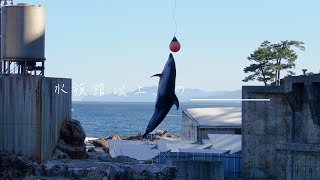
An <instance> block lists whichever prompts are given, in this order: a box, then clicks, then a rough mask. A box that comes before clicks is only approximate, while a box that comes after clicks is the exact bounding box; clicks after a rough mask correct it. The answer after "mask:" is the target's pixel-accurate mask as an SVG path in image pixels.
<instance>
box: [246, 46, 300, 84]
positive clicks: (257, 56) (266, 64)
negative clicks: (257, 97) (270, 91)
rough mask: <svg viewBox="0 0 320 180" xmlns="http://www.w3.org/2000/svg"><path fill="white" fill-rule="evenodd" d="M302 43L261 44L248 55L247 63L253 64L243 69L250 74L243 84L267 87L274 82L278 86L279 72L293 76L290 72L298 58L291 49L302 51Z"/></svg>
mask: <svg viewBox="0 0 320 180" xmlns="http://www.w3.org/2000/svg"><path fill="white" fill-rule="evenodd" d="M303 45H304V43H303V42H301V41H281V42H280V43H276V44H271V43H270V42H269V41H264V42H263V43H261V45H260V47H259V48H258V49H257V50H255V51H254V53H253V54H250V56H249V57H248V60H249V61H254V63H253V64H250V65H249V66H247V67H245V68H244V70H243V71H244V72H245V73H252V74H251V75H249V76H247V77H246V78H245V79H243V81H244V82H248V81H254V80H257V81H260V82H264V84H265V85H266V86H267V85H268V82H274V81H275V82H276V85H277V86H279V85H280V78H281V76H280V72H281V71H282V70H286V71H287V73H288V74H289V75H293V74H294V72H293V71H291V69H292V68H295V61H296V60H297V58H298V55H297V53H296V52H295V51H294V50H293V49H292V48H293V47H295V48H298V49H299V50H302V51H304V50H305V48H304V46H303Z"/></svg>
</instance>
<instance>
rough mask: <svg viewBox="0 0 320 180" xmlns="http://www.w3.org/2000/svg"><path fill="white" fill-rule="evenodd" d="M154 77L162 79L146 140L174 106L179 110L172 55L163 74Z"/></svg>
mask: <svg viewBox="0 0 320 180" xmlns="http://www.w3.org/2000/svg"><path fill="white" fill-rule="evenodd" d="M154 76H159V77H160V81H159V85H158V94H157V100H156V106H155V109H154V113H153V115H152V117H151V119H150V121H149V124H148V127H147V129H146V132H145V133H144V135H143V136H142V138H145V137H146V136H147V135H148V134H149V133H150V132H152V131H153V130H154V129H155V128H156V127H157V126H158V125H159V124H160V123H161V122H162V121H163V119H164V118H165V117H166V116H167V114H168V112H169V111H170V109H171V107H172V105H173V104H175V105H176V106H177V110H178V109H179V100H178V98H177V96H176V94H175V86H176V63H175V62H174V58H173V56H172V54H171V53H170V55H169V59H168V61H167V63H166V65H165V66H164V69H163V71H162V73H161V74H155V75H153V76H151V77H154Z"/></svg>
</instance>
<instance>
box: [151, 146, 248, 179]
mask: <svg viewBox="0 0 320 180" xmlns="http://www.w3.org/2000/svg"><path fill="white" fill-rule="evenodd" d="M172 160H188V161H192V160H194V161H221V162H222V163H223V166H224V176H225V177H235V178H237V177H240V174H241V166H242V163H241V154H215V153H191V152H160V153H159V155H158V156H157V157H156V158H154V160H153V163H158V164H169V163H170V161H172Z"/></svg>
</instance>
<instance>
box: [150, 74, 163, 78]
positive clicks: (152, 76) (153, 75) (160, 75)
mask: <svg viewBox="0 0 320 180" xmlns="http://www.w3.org/2000/svg"><path fill="white" fill-rule="evenodd" d="M161 75H162V74H155V75H153V76H151V77H150V78H152V77H155V76H159V77H161Z"/></svg>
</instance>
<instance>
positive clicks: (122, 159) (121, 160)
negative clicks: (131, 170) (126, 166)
mask: <svg viewBox="0 0 320 180" xmlns="http://www.w3.org/2000/svg"><path fill="white" fill-rule="evenodd" d="M113 162H118V163H124V162H139V161H138V160H136V159H134V158H131V157H128V156H117V157H115V158H113Z"/></svg>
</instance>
